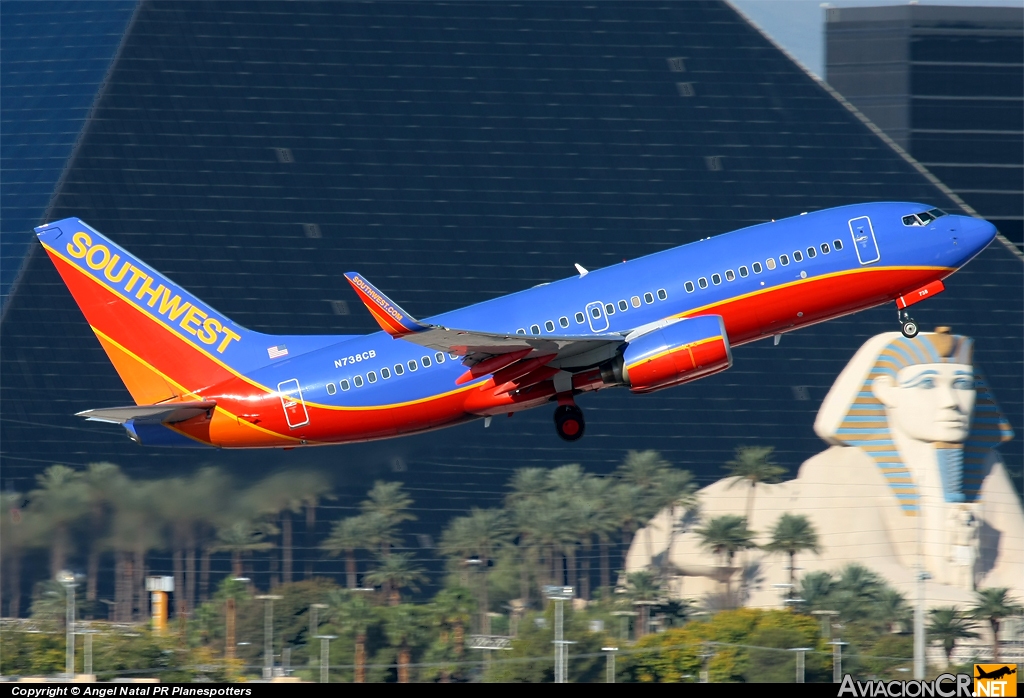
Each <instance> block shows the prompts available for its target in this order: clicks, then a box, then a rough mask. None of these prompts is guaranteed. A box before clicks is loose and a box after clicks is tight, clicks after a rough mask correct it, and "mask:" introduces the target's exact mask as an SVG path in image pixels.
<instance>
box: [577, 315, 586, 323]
mask: <svg viewBox="0 0 1024 698" xmlns="http://www.w3.org/2000/svg"><path fill="white" fill-rule="evenodd" d="M586 319H587V318H586V317H585V316H584V315H583V313H576V324H577V325H582V324H583V322H584V321H585V320H586Z"/></svg>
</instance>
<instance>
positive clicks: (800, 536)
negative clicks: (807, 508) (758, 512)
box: [764, 513, 821, 598]
mask: <svg viewBox="0 0 1024 698" xmlns="http://www.w3.org/2000/svg"><path fill="white" fill-rule="evenodd" d="M771 536H772V539H771V541H770V542H769V543H768V545H766V546H765V547H764V548H765V550H767V551H769V552H776V553H785V554H786V555H789V595H790V598H792V597H793V594H794V592H795V591H796V555H797V553H801V552H805V551H809V552H812V553H814V554H815V555H817V554H818V553H819V552H820V550H821V548H820V547H819V545H818V533H817V531H815V530H814V524H812V523H811V521H810V519H808V518H807V517H806V516H803V515H802V514H789V513H786V514H783V515H782V516H780V517H779V520H778V521H776V522H775V526H774V527H773V528H772V531H771Z"/></svg>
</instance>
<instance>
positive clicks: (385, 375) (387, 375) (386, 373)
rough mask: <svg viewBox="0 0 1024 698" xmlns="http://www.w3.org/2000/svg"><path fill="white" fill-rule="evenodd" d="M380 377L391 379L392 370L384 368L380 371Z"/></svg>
mask: <svg viewBox="0 0 1024 698" xmlns="http://www.w3.org/2000/svg"><path fill="white" fill-rule="evenodd" d="M380 377H381V378H383V379H384V380H387V379H388V378H390V377H391V369H389V368H387V367H386V366H385V367H384V368H382V369H381V370H380Z"/></svg>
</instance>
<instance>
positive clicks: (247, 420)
mask: <svg viewBox="0 0 1024 698" xmlns="http://www.w3.org/2000/svg"><path fill="white" fill-rule="evenodd" d="M36 232H37V234H38V236H39V240H40V242H41V243H42V244H43V247H44V248H45V249H46V252H47V253H48V254H49V255H50V258H51V259H52V260H53V263H54V264H55V265H56V267H57V270H58V271H59V272H60V275H61V276H62V277H63V279H64V282H65V283H66V284H67V286H68V289H69V290H70V291H71V294H72V295H73V296H74V298H75V301H76V302H77V303H78V305H79V307H80V308H81V309H82V312H83V313H84V314H85V318H86V320H87V321H88V322H89V325H90V326H91V327H92V329H93V332H95V333H96V336H97V337H98V338H99V341H100V344H101V345H102V346H103V349H104V350H105V351H106V352H107V356H108V357H110V360H111V362H112V363H113V364H114V367H115V368H116V369H117V372H118V374H119V375H120V376H121V379H122V380H123V381H124V383H125V385H126V386H127V388H128V391H129V392H130V393H131V396H132V398H133V399H134V400H135V403H136V404H135V405H133V406H129V407H113V408H101V409H93V410H87V411H85V412H81V413H80V415H81V416H83V417H86V418H87V419H90V420H94V421H101V422H110V423H115V424H120V425H122V426H124V428H125V429H126V430H127V431H128V435H129V436H130V437H131V438H132V439H133V440H135V441H137V442H139V443H142V444H152V445H158V446H197V445H198V446H217V447H223V448H263V447H278V448H291V447H295V446H315V445H323V444H331V443H345V442H351V441H366V440H370V439H384V438H388V437H392V436H398V435H402V434H413V433H416V432H421V431H428V430H431V429H438V428H441V427H446V426H451V425H453V424H459V423H461V422H465V421H468V420H471V419H475V418H478V417H484V418H485V419H487V420H488V422H485V424H487V423H489V420H490V418H491V417H492V416H494V415H500V414H512V413H514V412H519V411H522V410H526V409H530V408H532V407H539V406H540V405H544V404H548V403H554V404H555V405H556V407H555V413H554V418H555V428H556V430H557V432H558V435H559V436H561V437H562V438H563V439H565V440H567V441H575V440H577V439H579V438H580V437H581V436H582V435H583V431H584V421H583V413H582V411H581V410H580V409H579V408H578V407H577V406H576V403H575V400H576V397H577V396H578V395H581V394H583V393H586V392H590V391H593V390H600V389H602V388H609V387H613V386H624V387H627V388H629V390H631V391H632V392H634V393H649V392H653V391H655V390H661V389H663V388H669V387H672V386H675V385H680V384H682V383H687V382H689V381H692V380H696V379H698V378H702V377H704V376H708V375H711V374H713V373H717V372H719V371H724V370H725V369H727V368H729V367H730V366H731V365H732V347H734V346H739V345H741V344H746V343H747V342H753V341H755V340H758V339H762V338H765V337H769V336H774V337H775V340H776V342H777V341H778V337H779V335H780V334H781V333H783V332H789V331H791V330H795V329H798V328H800V327H805V326H807V325H811V324H814V323H818V322H823V321H825V320H829V319H831V318H835V317H839V316H841V315H847V314H849V313H854V312H857V311H859V310H864V309H865V308H870V307H873V306H877V305H880V304H883V303H889V302H893V301H895V302H896V306H897V314H898V318H899V320H900V323H901V325H902V328H903V333H904V334H906V335H907V336H914V335H915V334H917V326H916V324H915V323H914V321H913V320H912V319H911V318H910V316H909V314H908V312H907V308H908V307H909V306H911V305H913V304H915V303H917V302H919V301H921V300H923V299H925V298H929V297H931V296H933V295H935V294H936V293H939V292H940V291H942V290H943V284H942V279H943V278H945V277H947V276H949V275H950V274H952V273H953V272H954V271H956V270H957V269H958V268H959V267H961V266H963V265H964V264H966V263H967V262H968V261H969V260H970V259H971V258H973V257H974V256H975V255H977V254H978V253H979V252H981V250H982V249H984V248H985V246H986V245H988V244H989V242H991V241H992V239H993V238H994V237H995V234H996V230H995V228H994V227H993V226H992V225H991V224H990V223H988V222H986V221H983V220H979V219H975V218H970V217H966V216H957V215H947V214H946V213H944V212H943V211H941V210H939V209H935V208H930V207H928V206H922V205H920V204H913V203H874V204H861V205H854V206H845V207H841V208H835V209H830V210H825V211H819V212H816V213H807V214H801V215H800V216H795V217H793V218H788V219H786V220H779V221H772V222H770V223H764V224H761V225H756V226H753V227H750V228H744V229H743V230H737V231H735V232H732V233H728V234H725V235H719V236H717V237H713V238H707V239H705V240H701V241H699V242H695V243H691V244H689V245H683V246H682V247H676V248H674V249H670V250H666V251H664V252H659V253H657V254H652V255H649V256H647V257H642V258H640V259H635V260H632V261H628V262H623V263H622V264H617V265H615V266H612V267H608V268H606V269H600V270H596V271H592V272H588V271H587V270H586V269H584V268H583V267H581V266H579V265H577V271H578V275H576V276H573V277H571V278H567V279H563V280H561V281H556V282H553V283H549V284H541V285H540V286H537V287H535V288H531V289H529V290H527V291H520V292H519V293H513V294H511V295H508V296H504V297H501V298H495V299H494V300H490V301H486V302H483V303H479V304H477V305H472V306H469V307H467V308H461V309H459V310H453V311H451V312H448V313H444V314H442V315H437V316H435V317H430V318H424V319H423V320H416V319H414V318H413V317H412V316H410V315H409V313H407V312H405V310H403V309H402V308H400V307H398V306H397V305H396V304H395V303H393V302H392V301H391V300H389V299H388V297H387V296H385V295H384V293H383V292H381V291H380V290H379V289H378V288H376V287H375V286H374V285H373V284H372V283H370V281H368V280H367V279H366V278H364V277H363V276H362V275H360V274H358V273H354V272H350V273H348V274H345V277H346V278H347V279H348V281H349V283H350V284H351V285H352V288H353V289H354V290H355V293H356V295H358V296H359V299H360V300H361V301H362V302H363V303H364V304H365V305H366V307H367V308H368V309H369V311H370V313H371V314H372V315H373V317H374V319H375V320H376V321H377V322H378V323H379V324H380V326H381V330H382V331H381V332H377V333H374V334H371V335H365V336H362V335H341V336H338V335H335V336H301V335H297V336H292V335H267V334H260V333H258V332H252V331H250V330H247V329H245V328H244V327H241V326H239V325H237V324H235V323H234V322H232V321H231V320H230V319H229V318H227V317H225V316H224V315H223V314H222V313H219V312H217V311H216V310H214V309H213V308H211V307H210V306H209V305H207V304H205V303H203V302H202V301H201V300H199V299H198V298H196V297H195V296H193V295H191V294H190V293H188V292H187V291H185V290H184V289H183V288H181V287H179V286H177V285H175V284H174V283H173V282H172V281H171V280H170V279H168V278H167V277H165V276H163V275H161V274H160V273H159V272H157V271H156V270H154V269H153V268H152V267H150V266H148V265H146V264H145V263H144V262H142V261H140V260H138V259H136V258H135V257H133V256H131V255H130V254H128V253H127V252H126V251H125V250H123V249H121V248H120V247H118V246H117V245H115V244H114V243H113V242H111V241H110V240H108V239H107V238H105V237H103V235H101V234H100V233H98V232H97V231H95V230H93V229H92V228H90V227H89V226H88V225H86V224H85V223H84V222H82V221H81V220H79V219H77V218H66V219H64V220H61V221H57V222H56V223H50V224H48V225H44V226H42V227H39V228H37V229H36Z"/></svg>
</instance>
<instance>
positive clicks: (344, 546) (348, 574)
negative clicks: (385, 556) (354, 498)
mask: <svg viewBox="0 0 1024 698" xmlns="http://www.w3.org/2000/svg"><path fill="white" fill-rule="evenodd" d="M366 538H367V534H366V519H365V518H364V517H362V516H350V517H348V518H345V519H341V520H340V521H337V522H335V524H334V527H333V528H332V529H331V535H330V536H328V537H327V539H326V540H325V541H324V542H323V543H321V544H320V547H321V548H323V549H324V550H326V551H327V553H328V555H330V556H332V557H337V556H338V555H340V554H342V553H344V554H345V586H347V587H348V588H349V589H355V588H356V586H358V578H357V571H358V570H357V568H356V550H358V549H359V548H361V547H363V545H364V544H365V541H366Z"/></svg>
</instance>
